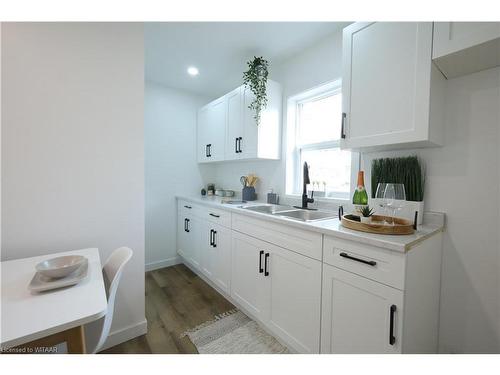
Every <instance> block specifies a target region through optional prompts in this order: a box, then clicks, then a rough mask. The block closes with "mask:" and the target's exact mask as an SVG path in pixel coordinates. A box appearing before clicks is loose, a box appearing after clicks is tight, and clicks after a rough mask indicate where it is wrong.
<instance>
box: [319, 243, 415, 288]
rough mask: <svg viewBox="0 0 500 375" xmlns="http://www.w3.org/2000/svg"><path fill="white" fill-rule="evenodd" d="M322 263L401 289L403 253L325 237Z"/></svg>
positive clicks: (403, 267) (403, 268)
mask: <svg viewBox="0 0 500 375" xmlns="http://www.w3.org/2000/svg"><path fill="white" fill-rule="evenodd" d="M323 262H325V263H327V264H329V265H332V266H335V267H338V268H341V269H343V270H346V271H349V272H353V273H355V274H358V275H360V276H364V277H366V278H368V279H371V280H375V281H378V282H381V283H383V284H386V285H390V286H392V287H394V288H398V289H401V290H403V289H404V279H405V277H404V275H405V255H404V254H402V253H397V252H394V251H389V250H385V249H382V248H378V247H374V246H368V245H364V244H359V243H355V242H352V241H346V240H341V239H338V238H333V237H328V236H325V240H324V244H323Z"/></svg>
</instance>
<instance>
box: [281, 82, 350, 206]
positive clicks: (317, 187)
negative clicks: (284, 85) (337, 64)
mask: <svg viewBox="0 0 500 375" xmlns="http://www.w3.org/2000/svg"><path fill="white" fill-rule="evenodd" d="M341 117H342V93H341V85H340V81H335V82H330V83H327V84H325V85H322V86H320V87H317V88H314V89H312V90H308V91H307V92H304V93H301V94H299V95H297V96H294V97H292V98H290V99H289V100H288V115H287V119H288V121H287V122H288V124H287V173H286V179H287V183H286V192H287V194H289V195H300V194H302V167H303V165H304V162H307V164H308V165H309V177H310V180H311V184H310V185H309V186H308V189H309V190H314V195H315V197H324V198H330V199H349V197H350V190H351V181H352V180H353V169H352V168H351V166H354V164H355V163H354V162H353V160H356V162H357V155H354V153H351V152H350V151H343V150H341V149H340V147H339V146H340V126H341ZM356 170H357V169H356Z"/></svg>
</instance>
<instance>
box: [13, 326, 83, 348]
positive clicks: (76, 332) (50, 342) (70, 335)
mask: <svg viewBox="0 0 500 375" xmlns="http://www.w3.org/2000/svg"><path fill="white" fill-rule="evenodd" d="M62 342H66V346H67V348H68V354H85V353H86V346H85V332H84V327H83V326H78V327H74V328H70V329H67V330H66V331H62V332H57V333H54V334H53V335H50V336H46V337H42V338H41V339H38V340H35V341H31V342H27V343H26V344H22V345H19V346H17V347H16V348H14V350H12V351H10V353H16V352H17V353H50V352H51V350H50V349H51V348H52V347H54V346H56V345H57V344H60V343H62ZM16 349H18V350H16ZM25 349H29V350H25Z"/></svg>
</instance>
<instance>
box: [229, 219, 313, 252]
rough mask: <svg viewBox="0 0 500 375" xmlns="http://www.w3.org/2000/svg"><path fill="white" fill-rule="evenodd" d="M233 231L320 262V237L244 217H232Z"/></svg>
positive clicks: (304, 231) (292, 228)
mask: <svg viewBox="0 0 500 375" xmlns="http://www.w3.org/2000/svg"><path fill="white" fill-rule="evenodd" d="M232 228H233V230H237V231H238V232H241V233H246V234H248V235H250V236H252V237H255V238H259V239H261V240H263V241H266V242H269V243H272V244H275V245H278V246H280V247H283V248H285V249H288V250H292V251H295V252H297V253H299V254H302V255H306V256H308V257H310V258H313V259H317V260H321V243H322V235H321V234H320V233H316V232H311V231H307V230H302V229H298V228H295V227H290V226H287V225H282V224H278V223H272V222H269V221H267V220H262V219H254V218H252V217H249V216H246V215H237V214H235V215H233V222H232Z"/></svg>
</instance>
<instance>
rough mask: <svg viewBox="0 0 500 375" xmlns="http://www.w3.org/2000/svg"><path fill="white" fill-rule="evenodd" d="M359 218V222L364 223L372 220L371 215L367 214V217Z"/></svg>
mask: <svg viewBox="0 0 500 375" xmlns="http://www.w3.org/2000/svg"><path fill="white" fill-rule="evenodd" d="M359 218H360V219H361V222H362V223H365V224H368V223H371V222H372V217H371V216H369V217H365V216H360V217H359Z"/></svg>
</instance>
